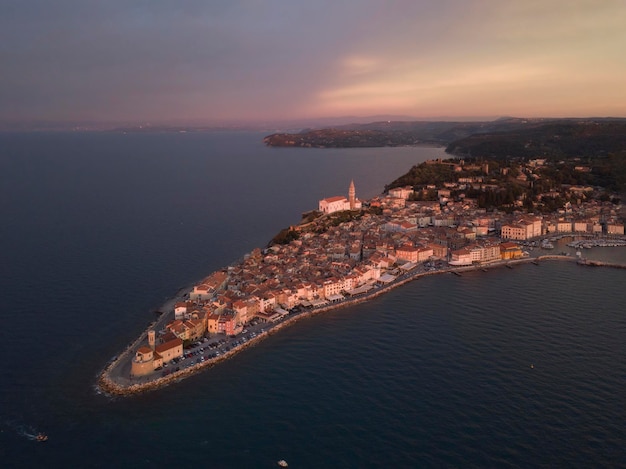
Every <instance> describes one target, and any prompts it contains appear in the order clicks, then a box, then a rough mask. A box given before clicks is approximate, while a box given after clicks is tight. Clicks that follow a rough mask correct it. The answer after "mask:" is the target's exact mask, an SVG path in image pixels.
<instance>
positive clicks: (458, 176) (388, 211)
mask: <svg viewBox="0 0 626 469" xmlns="http://www.w3.org/2000/svg"><path fill="white" fill-rule="evenodd" d="M549 164H550V163H547V162H546V161H545V160H531V161H529V162H527V163H515V164H514V165H513V166H503V165H500V167H498V168H497V169H496V170H495V171H496V172H497V174H498V177H493V176H492V175H493V173H494V169H493V166H494V165H492V167H491V169H490V164H489V163H488V162H478V163H477V162H466V161H464V160H444V161H441V160H437V161H428V162H425V163H423V164H422V165H420V167H422V168H426V169H427V170H428V171H432V170H436V171H439V173H441V174H446V175H448V176H446V179H445V180H441V181H440V182H438V183H436V184H424V185H405V186H398V187H390V188H388V190H387V191H386V193H384V194H382V195H380V196H377V197H374V198H372V199H370V200H368V201H361V200H359V199H358V198H357V197H356V189H355V184H354V182H351V183H350V185H349V188H348V194H347V196H334V197H329V198H325V199H323V200H320V201H319V204H318V210H316V211H312V212H308V213H305V214H304V215H303V220H302V222H301V223H300V224H299V225H296V226H292V227H289V229H286V230H283V232H281V234H279V235H278V236H277V237H276V238H275V239H274V240H273V242H272V243H271V244H270V245H269V247H267V248H266V249H255V250H253V251H252V252H250V253H248V254H246V255H245V256H244V257H243V259H242V260H241V261H239V262H237V263H234V264H233V265H230V266H228V267H227V268H224V269H222V270H219V271H216V272H213V273H212V274H211V275H209V276H208V277H206V278H205V279H203V280H202V281H201V282H199V283H198V284H196V285H195V286H194V287H193V289H191V291H189V292H188V293H187V294H186V295H185V297H184V298H182V301H178V302H176V303H175V304H174V306H173V310H170V311H165V312H164V319H163V321H162V322H159V323H158V324H157V325H159V326H160V325H163V326H162V327H161V328H160V329H159V330H156V327H153V328H151V329H150V330H148V331H147V333H146V334H145V336H144V337H145V340H143V341H140V343H139V347H137V348H135V352H134V354H133V355H131V356H132V359H131V362H132V363H131V366H130V370H129V373H130V381H128V382H129V383H130V382H133V381H132V380H133V379H135V381H134V382H135V383H137V382H146V381H150V380H158V379H160V378H162V377H165V376H167V375H170V374H172V373H174V372H177V371H181V366H182V367H183V369H184V368H185V367H190V366H193V365H200V364H201V363H202V362H205V361H207V362H208V361H211V360H212V359H216V358H218V357H219V356H220V355H221V354H223V353H225V352H227V351H230V350H231V349H233V348H236V347H237V346H239V345H242V344H244V343H245V342H248V341H250V340H252V339H254V338H255V337H257V335H262V334H264V333H266V332H267V331H268V330H269V329H271V328H272V327H275V325H277V324H280V323H281V322H283V321H285V320H286V319H287V318H289V317H290V316H296V315H299V314H302V313H303V312H306V311H311V310H315V309H320V308H328V307H330V306H339V305H342V304H344V303H348V302H351V300H354V299H359V298H367V297H368V296H369V295H371V294H372V293H374V292H376V291H377V290H379V289H385V288H386V287H389V286H393V285H394V284H396V283H399V281H400V280H403V281H405V280H406V279H409V278H411V277H412V276H413V277H416V276H419V275H423V274H425V273H429V272H433V271H438V270H443V269H454V268H455V267H471V266H474V267H476V268H480V267H484V266H486V265H490V264H494V263H502V262H503V261H510V260H516V259H523V258H525V257H529V256H530V253H529V250H533V249H536V250H542V249H551V248H553V247H554V246H553V245H552V244H551V243H550V242H549V238H550V237H555V236H565V235H568V236H575V237H577V238H578V239H585V240H586V243H593V240H595V241H596V242H598V243H605V244H606V243H607V240H613V242H614V243H621V244H623V241H624V237H623V235H624V224H623V221H622V219H621V217H620V214H619V210H620V208H621V206H620V205H619V204H618V203H617V201H616V200H615V199H614V200H613V201H611V198H610V197H608V198H607V197H606V196H604V195H603V194H604V193H603V190H602V188H600V187H593V186H581V185H570V184H562V185H560V186H559V187H554V185H552V186H550V187H549V190H548V191H546V192H538V193H536V195H535V196H534V199H535V200H533V201H529V200H528V198H529V196H528V195H527V193H526V192H524V191H519V190H518V191H516V192H514V194H517V195H516V197H505V198H504V199H503V200H504V202H506V204H502V206H501V207H500V209H490V210H488V209H487V208H485V207H481V206H480V205H481V204H483V202H484V200H485V198H484V197H483V198H482V201H483V202H481V200H479V198H478V197H472V196H470V195H476V194H480V195H482V194H485V193H488V192H489V191H495V192H496V193H498V192H502V191H503V190H505V189H506V188H510V186H511V178H514V183H515V185H517V186H519V187H533V186H534V185H535V184H537V185H539V183H540V180H541V176H540V174H541V172H540V171H539V170H538V169H539V168H541V167H544V166H546V165H549ZM414 169H415V168H414ZM417 169H419V168H417ZM576 171H581V172H588V171H589V168H587V167H585V166H580V165H579V166H578V167H577V168H576ZM502 177H504V178H505V179H504V180H506V181H507V183H506V186H503V185H502V184H500V185H499V184H498V182H497V181H498V180H500V181H502V180H503V179H502ZM401 180H402V179H400V181H401ZM507 190H508V189H507ZM547 199H548V200H551V201H554V200H555V199H558V200H559V201H560V206H559V207H558V208H557V209H556V210H554V211H553V212H549V213H542V212H541V211H540V210H533V211H529V210H528V208H538V206H537V203H539V204H541V201H542V200H543V201H545V200H547ZM502 208H504V209H502ZM544 212H545V211H544ZM204 344H207V345H206V346H205V345H204ZM205 350H206V352H205ZM179 362H181V363H180V365H179ZM168 365H171V366H170V367H169V368H168ZM175 365H179V366H175Z"/></svg>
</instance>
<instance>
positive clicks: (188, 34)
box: [0, 0, 626, 123]
mask: <svg viewBox="0 0 626 469" xmlns="http://www.w3.org/2000/svg"><path fill="white" fill-rule="evenodd" d="M624 51H626V1H624V0H540V1H536V0H520V1H515V0H513V1H502V0H437V1H431V0H408V1H402V0H384V1H383V0H378V1H374V0H343V1H342V0H332V1H329V0H316V1H307V2H304V1H299V0H265V1H261V0H247V1H244V0H228V1H217V0H213V1H207V0H195V1H186V0H178V1H175V2H172V1H159V0H150V1H148V0H145V1H130V0H128V1H127V0H125V1H120V0H107V1H102V2H94V1H88V0H83V1H78V0H76V1H66V0H55V1H50V0H20V1H15V2H9V1H4V2H2V3H1V4H0V64H1V68H0V121H4V122H11V121H23V122H28V121H35V120H49V121H57V122H63V121H74V122H76V121H123V122H130V121H137V122H139V121H151V122H175V121H184V120H200V121H206V122H210V123H219V122H228V121H233V120H240V121H255V120H264V121H267V120H271V119H283V120H285V119H302V118H317V117H335V116H373V115H402V116H410V117H414V118H438V117H468V116H473V117H479V116H502V115H509V116H519V117H533V116H546V117H560V116H622V117H624V116H626V52H624Z"/></svg>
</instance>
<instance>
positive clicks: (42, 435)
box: [35, 433, 48, 442]
mask: <svg viewBox="0 0 626 469" xmlns="http://www.w3.org/2000/svg"><path fill="white" fill-rule="evenodd" d="M35 440H37V441H39V442H44V441H48V435H46V434H45V433H37V436H36V437H35Z"/></svg>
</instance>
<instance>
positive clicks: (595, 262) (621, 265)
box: [578, 259, 626, 269]
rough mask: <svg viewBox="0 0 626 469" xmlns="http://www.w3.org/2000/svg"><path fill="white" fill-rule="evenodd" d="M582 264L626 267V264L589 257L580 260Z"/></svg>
mask: <svg viewBox="0 0 626 469" xmlns="http://www.w3.org/2000/svg"><path fill="white" fill-rule="evenodd" d="M578 263H579V264H580V265H587V266H590V267H612V268H614V269H626V264H619V263H615V262H603V261H592V260H589V259H581V260H579V261H578Z"/></svg>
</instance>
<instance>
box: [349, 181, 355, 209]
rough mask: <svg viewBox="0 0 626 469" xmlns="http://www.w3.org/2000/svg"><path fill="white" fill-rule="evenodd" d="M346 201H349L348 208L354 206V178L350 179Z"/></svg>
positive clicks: (353, 207)
mask: <svg viewBox="0 0 626 469" xmlns="http://www.w3.org/2000/svg"><path fill="white" fill-rule="evenodd" d="M348 201H349V202H350V210H354V209H355V208H356V189H355V188H354V180H352V181H350V187H349V188H348Z"/></svg>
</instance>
